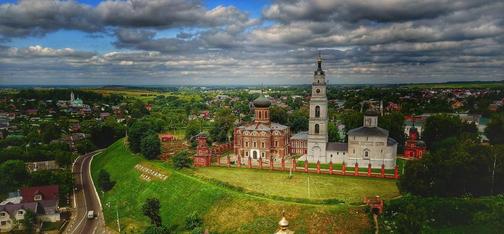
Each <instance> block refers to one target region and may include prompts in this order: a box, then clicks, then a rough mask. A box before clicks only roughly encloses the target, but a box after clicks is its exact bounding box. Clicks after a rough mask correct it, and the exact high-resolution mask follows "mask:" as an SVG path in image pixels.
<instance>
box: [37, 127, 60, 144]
mask: <svg viewBox="0 0 504 234" xmlns="http://www.w3.org/2000/svg"><path fill="white" fill-rule="evenodd" d="M40 129H41V130H40V135H41V136H40V137H41V138H42V142H44V143H46V144H49V142H51V141H52V140H56V139H58V138H59V137H60V136H61V130H60V129H59V127H58V126H56V124H54V123H52V122H45V123H42V124H41V125H40Z"/></svg>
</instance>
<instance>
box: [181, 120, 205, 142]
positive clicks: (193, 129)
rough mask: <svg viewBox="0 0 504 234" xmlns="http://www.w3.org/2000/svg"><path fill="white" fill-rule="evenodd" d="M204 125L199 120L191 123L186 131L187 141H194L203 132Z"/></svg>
mask: <svg viewBox="0 0 504 234" xmlns="http://www.w3.org/2000/svg"><path fill="white" fill-rule="evenodd" d="M202 125H203V123H202V122H201V121H200V120H197V119H195V120H191V121H189V123H187V127H186V130H185V137H186V139H187V140H193V141H194V136H196V135H198V134H199V133H200V132H201V128H202Z"/></svg>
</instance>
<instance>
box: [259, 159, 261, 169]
mask: <svg viewBox="0 0 504 234" xmlns="http://www.w3.org/2000/svg"><path fill="white" fill-rule="evenodd" d="M259 169H262V158H261V157H259Z"/></svg>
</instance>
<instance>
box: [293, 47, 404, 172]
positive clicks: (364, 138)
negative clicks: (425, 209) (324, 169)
mask: <svg viewBox="0 0 504 234" xmlns="http://www.w3.org/2000/svg"><path fill="white" fill-rule="evenodd" d="M317 65H318V68H317V70H316V71H315V74H314V77H313V84H312V95H311V98H310V119H309V127H308V134H307V149H306V155H304V156H303V157H302V158H301V159H302V160H304V159H307V160H308V162H313V163H316V162H318V161H320V163H329V162H333V163H343V162H345V163H346V164H347V165H355V163H358V164H359V167H363V168H367V167H368V164H371V167H372V168H381V166H382V164H383V165H385V169H392V168H394V167H395V165H396V157H397V142H396V141H395V140H394V139H392V138H390V137H389V133H388V131H387V130H385V129H383V128H380V127H378V115H379V114H378V113H377V112H375V111H367V112H365V113H364V121H363V126H362V127H359V128H355V129H351V130H349V131H348V133H347V135H348V143H341V142H329V140H328V139H329V138H328V131H327V125H328V116H327V105H328V102H327V95H326V89H327V88H326V79H325V72H324V71H323V70H322V59H321V58H320V56H319V58H318V61H317Z"/></svg>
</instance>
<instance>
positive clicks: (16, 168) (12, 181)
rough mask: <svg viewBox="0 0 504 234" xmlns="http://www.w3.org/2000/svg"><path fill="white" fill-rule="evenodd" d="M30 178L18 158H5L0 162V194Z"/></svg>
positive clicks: (16, 187)
mask: <svg viewBox="0 0 504 234" xmlns="http://www.w3.org/2000/svg"><path fill="white" fill-rule="evenodd" d="M29 178H30V175H29V174H28V171H27V170H26V166H25V164H24V162H23V161H20V160H7V161H6V162H4V163H2V164H0V194H3V193H7V192H12V191H15V190H17V189H18V188H19V187H21V186H22V185H24V184H26V183H27V182H28V180H29Z"/></svg>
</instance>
